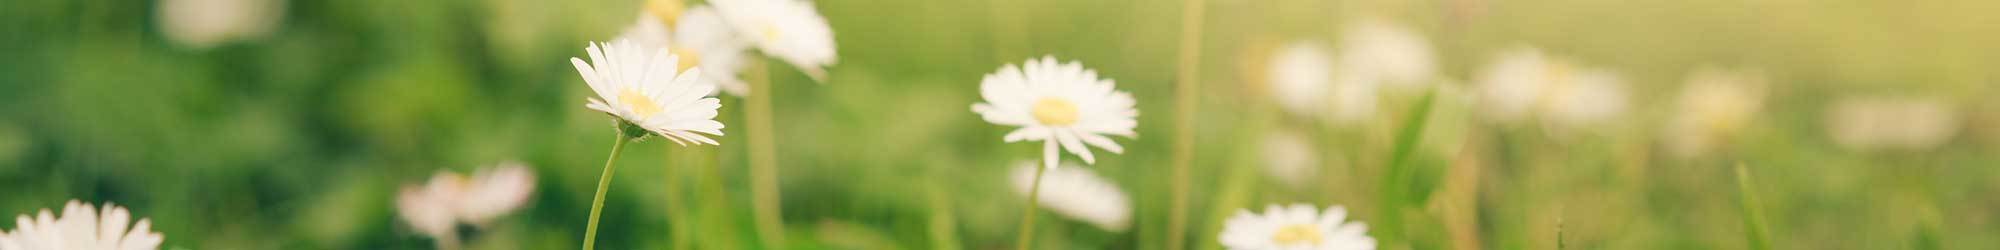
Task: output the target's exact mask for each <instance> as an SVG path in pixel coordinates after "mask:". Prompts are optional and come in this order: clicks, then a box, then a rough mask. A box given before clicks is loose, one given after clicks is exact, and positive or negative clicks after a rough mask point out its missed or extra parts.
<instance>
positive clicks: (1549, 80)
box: [1479, 49, 1627, 129]
mask: <svg viewBox="0 0 2000 250" xmlns="http://www.w3.org/2000/svg"><path fill="white" fill-rule="evenodd" d="M1479 82H1480V89H1481V90H1480V92H1481V93H1482V94H1481V96H1482V101H1481V103H1482V104H1483V105H1485V106H1486V109H1487V110H1486V112H1485V113H1486V115H1487V118H1489V119H1493V120H1495V121H1498V122H1502V123H1515V122H1519V121H1521V120H1523V119H1526V118H1529V117H1532V116H1537V115H1539V116H1540V117H1541V119H1542V121H1543V123H1544V125H1547V126H1549V127H1552V128H1559V129H1574V128H1581V127H1587V126H1589V125H1597V124H1598V123H1601V122H1604V121H1608V120H1611V119H1612V118H1615V117H1616V116H1617V115H1619V114H1620V113H1623V112H1624V111H1625V108H1626V105H1627V104H1626V102H1627V100H1626V99H1627V97H1626V93H1625V91H1626V90H1625V84H1624V82H1623V80H1621V79H1620V78H1619V77H1618V75H1617V74H1615V73H1612V72H1610V71H1607V70H1602V69H1595V68H1580V67H1575V66H1572V65H1571V64H1570V63H1568V62H1564V61H1561V60H1554V59H1551V58H1548V57H1547V56H1544V55H1543V54H1542V53H1541V52H1540V51H1537V50H1533V49H1519V50H1514V51H1508V52H1505V53H1502V54H1501V56H1500V57H1499V59H1498V61H1497V62H1495V63H1494V64H1493V65H1491V66H1488V67H1487V69H1486V71H1485V72H1484V73H1483V74H1481V75H1480V80H1479Z"/></svg>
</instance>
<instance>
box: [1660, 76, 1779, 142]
mask: <svg viewBox="0 0 2000 250" xmlns="http://www.w3.org/2000/svg"><path fill="white" fill-rule="evenodd" d="M1764 81H1765V80H1764V78H1763V76H1761V75H1757V74H1755V73H1748V72H1736V71H1726V70H1722V69H1714V68H1704V69H1700V70H1696V71H1695V72H1694V73H1692V74H1691V75H1689V76H1688V79H1687V83H1686V85H1685V86H1682V90H1681V95H1680V99H1679V100H1678V101H1677V102H1678V103H1677V104H1676V105H1677V108H1678V111H1677V112H1675V113H1674V117H1673V118H1671V120H1668V121H1667V124H1666V126H1667V128H1666V129H1665V131H1663V132H1664V134H1663V135H1662V136H1661V138H1662V139H1665V140H1666V147H1667V150H1668V151H1669V152H1671V153H1672V154H1674V155H1676V156H1678V157H1694V156H1699V155H1703V154H1707V153H1709V152H1710V151H1713V150H1714V149H1715V148H1717V147H1721V146H1723V145H1726V143H1727V140H1728V139H1730V138H1731V137H1734V136H1735V135H1736V134H1737V133H1738V132H1739V131H1741V130H1742V129H1743V127H1744V126H1746V125H1747V124H1748V123H1750V120H1751V119H1754V118H1756V115H1757V111H1758V110H1759V109H1762V108H1763V106H1764V88H1765V87H1764V86H1765V82H1764Z"/></svg>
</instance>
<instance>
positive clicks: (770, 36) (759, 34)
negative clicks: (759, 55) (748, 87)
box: [709, 0, 836, 81]
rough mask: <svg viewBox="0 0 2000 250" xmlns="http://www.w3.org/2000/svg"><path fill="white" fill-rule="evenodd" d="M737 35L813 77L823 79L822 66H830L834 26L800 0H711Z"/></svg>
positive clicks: (809, 5)
mask: <svg viewBox="0 0 2000 250" xmlns="http://www.w3.org/2000/svg"><path fill="white" fill-rule="evenodd" d="M709 4H712V5H715V9H716V10H717V12H719V13H721V14H722V17H723V19H724V20H726V21H727V23H728V24H730V25H731V26H733V27H735V28H734V29H731V30H735V31H736V32H737V33H736V34H738V35H741V36H742V37H745V38H750V39H749V40H750V41H751V42H752V43H755V44H756V45H757V49H758V50H760V51H763V52H764V54H766V55H770V56H772V57H777V58H778V59H781V60H784V61H785V62H786V63H791V64H792V66H794V67H798V68H799V70H800V71H802V72H805V73H806V75H807V76H811V77H812V78H813V79H814V80H820V81H824V80H826V69H824V67H826V66H829V65H833V63H834V61H835V60H836V58H835V57H834V56H835V55H834V53H835V51H834V45H833V28H832V27H831V26H829V25H828V24H827V22H826V18H824V17H820V15H819V11H818V10H815V9H813V4H812V2H807V1H802V0H727V1H711V2H709Z"/></svg>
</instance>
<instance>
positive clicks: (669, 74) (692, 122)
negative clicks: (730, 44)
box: [569, 39, 722, 145]
mask: <svg viewBox="0 0 2000 250" xmlns="http://www.w3.org/2000/svg"><path fill="white" fill-rule="evenodd" d="M600 47H602V48H601V49H600ZM585 50H586V51H588V52H590V61H591V63H584V61H583V59H578V58H575V57H571V58H569V61H570V63H571V64H574V65H575V66H576V71H577V73H578V74H582V75H583V81H584V83H586V84H589V85H590V89H591V90H592V91H595V92H597V96H598V97H600V98H603V99H602V100H599V99H597V98H590V103H589V104H587V105H585V106H586V107H589V108H590V109H594V110H597V111H603V112H604V113H606V114H611V115H612V116H615V117H618V119H620V120H622V121H623V122H622V123H624V124H632V125H637V126H638V127H640V128H644V129H645V130H647V131H652V132H653V133H655V134H659V135H660V137H666V138H667V140H671V141H674V143H677V144H681V145H687V144H688V143H690V142H692V143H694V144H710V145H714V144H717V143H716V141H715V140H714V139H709V138H708V137H707V136H702V135H701V134H697V133H704V134H710V135H717V136H720V135H722V123H721V122H716V121H715V115H716V109H717V108H721V107H722V101H721V100H717V99H715V98H708V97H704V96H705V95H708V94H709V93H713V92H714V91H715V86H714V85H708V84H700V83H697V82H698V80H696V79H699V78H700V75H701V74H700V73H701V71H699V70H688V71H684V72H680V73H675V68H676V67H675V65H676V64H677V63H678V62H679V61H680V57H679V56H675V55H673V54H671V53H668V51H667V49H664V48H657V47H652V46H647V45H645V44H641V43H638V42H634V41H632V40H626V39H620V40H617V41H614V42H611V43H595V44H591V45H590V47H588V48H585Z"/></svg>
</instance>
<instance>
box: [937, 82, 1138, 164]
mask: <svg viewBox="0 0 2000 250" xmlns="http://www.w3.org/2000/svg"><path fill="white" fill-rule="evenodd" d="M1114 85H1115V84H1114V83H1113V82H1112V81H1111V80H1110V79H1099V78H1098V77H1097V71H1094V70H1090V69H1085V68H1083V65H1082V64H1081V63H1077V62H1069V63H1058V62H1056V59H1055V57H1053V56H1049V57H1042V59H1040V60H1029V61H1028V62H1027V63H1025V64H1022V67H1015V66H1014V65H1011V64H1009V65H1007V66H1004V67H1001V68H1000V72H995V73H993V74H988V75H986V77H985V79H983V80H981V81H980V83H979V93H980V96H981V97H984V98H985V100H986V102H983V103H977V104H973V105H972V112H975V113H979V115H980V116H981V117H983V118H985V119H986V121H987V122H991V123H994V124H1000V125H1009V126H1019V127H1021V128H1020V129H1016V130H1014V131H1013V132H1009V133H1007V135H1006V136H1005V138H1004V139H1003V140H1005V141H1007V142H1017V141H1042V142H1043V143H1042V163H1043V165H1042V166H1045V167H1051V168H1053V167H1056V161H1057V160H1058V159H1061V157H1062V155H1061V154H1060V153H1059V151H1057V148H1058V147H1060V148H1061V149H1062V150H1063V151H1068V152H1070V153H1071V154H1076V155H1077V156H1078V157H1082V158H1083V162H1084V163H1086V164H1094V163H1096V162H1097V158H1096V157H1094V156H1093V155H1092V154H1091V153H1090V148H1087V147H1086V146H1085V145H1089V146H1095V147H1098V148H1103V149H1104V150H1105V151H1111V153H1122V152H1124V151H1125V148H1124V147H1120V146H1118V143H1117V142H1114V141H1111V138H1110V137H1106V136H1105V135H1116V136H1124V137H1127V138H1130V137H1134V136H1138V134H1137V133H1135V132H1133V130H1132V129H1133V128H1134V127H1137V126H1138V125H1139V122H1138V120H1136V119H1135V118H1136V117H1138V116H1139V110H1138V109H1135V108H1133V106H1134V105H1136V104H1137V102H1136V101H1135V100H1133V99H1132V94H1131V93H1126V92H1124V91H1118V90H1117V89H1115V88H1114Z"/></svg>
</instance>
